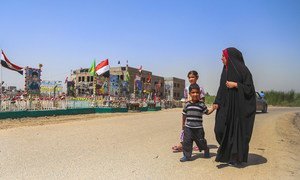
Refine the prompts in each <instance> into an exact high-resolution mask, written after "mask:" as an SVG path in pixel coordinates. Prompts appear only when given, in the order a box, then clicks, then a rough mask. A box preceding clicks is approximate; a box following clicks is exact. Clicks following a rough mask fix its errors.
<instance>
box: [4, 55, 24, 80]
mask: <svg viewBox="0 0 300 180" xmlns="http://www.w3.org/2000/svg"><path fill="white" fill-rule="evenodd" d="M1 55H2V56H1V65H2V66H3V67H5V68H7V69H10V70H13V71H17V72H18V73H20V74H21V75H23V68H22V67H20V66H17V65H15V64H13V63H11V62H10V61H9V59H8V58H7V57H6V55H5V54H4V52H3V50H1Z"/></svg>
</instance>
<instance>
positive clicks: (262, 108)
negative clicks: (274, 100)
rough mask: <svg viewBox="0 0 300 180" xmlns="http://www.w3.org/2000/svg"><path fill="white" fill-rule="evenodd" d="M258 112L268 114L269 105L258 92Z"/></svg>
mask: <svg viewBox="0 0 300 180" xmlns="http://www.w3.org/2000/svg"><path fill="white" fill-rule="evenodd" d="M256 111H261V112H263V113H266V112H268V103H267V101H266V99H265V98H264V97H262V96H261V95H260V94H259V93H258V92H256Z"/></svg>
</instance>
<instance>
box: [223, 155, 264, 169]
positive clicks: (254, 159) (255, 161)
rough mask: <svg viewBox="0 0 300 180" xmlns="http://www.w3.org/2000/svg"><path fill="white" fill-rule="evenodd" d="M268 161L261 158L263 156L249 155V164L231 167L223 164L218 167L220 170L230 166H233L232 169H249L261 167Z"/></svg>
mask: <svg viewBox="0 0 300 180" xmlns="http://www.w3.org/2000/svg"><path fill="white" fill-rule="evenodd" d="M267 162H268V160H267V159H266V158H265V157H263V156H261V155H258V154H251V153H250V154H249V155H248V162H247V163H242V164H238V165H230V164H227V163H225V164H224V163H223V164H219V165H217V168H218V169H222V168H225V167H228V166H231V167H235V168H245V167H248V166H253V165H259V164H264V163H267Z"/></svg>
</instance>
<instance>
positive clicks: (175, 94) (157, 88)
mask: <svg viewBox="0 0 300 180" xmlns="http://www.w3.org/2000/svg"><path fill="white" fill-rule="evenodd" d="M126 71H128V73H129V77H130V78H129V82H128V87H129V93H130V94H132V93H134V91H135V89H136V87H135V86H136V85H135V83H134V82H135V79H136V76H140V81H141V82H142V88H143V89H146V88H147V90H148V92H151V94H152V95H153V96H154V95H156V97H160V98H166V92H167V91H166V82H168V84H171V86H170V87H172V88H171V89H169V90H170V93H171V96H170V97H169V98H171V99H173V98H174V99H176V100H177V99H178V100H179V99H181V98H182V97H183V92H184V84H185V80H183V79H179V78H175V77H172V78H164V77H162V76H157V75H153V74H152V72H151V71H147V70H142V71H141V73H140V71H139V69H137V68H133V67H129V66H128V67H126V66H119V67H110V75H115V76H117V77H118V79H119V80H121V81H124V80H125V74H126ZM93 78H94V77H93V76H91V75H90V74H89V68H81V69H78V70H74V71H73V72H72V74H71V80H73V81H74V83H75V85H74V86H75V93H76V95H77V96H84V95H92V94H93ZM149 78H150V79H149ZM138 79H139V78H138ZM149 80H150V82H149ZM173 85H174V86H173Z"/></svg>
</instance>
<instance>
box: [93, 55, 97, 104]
mask: <svg viewBox="0 0 300 180" xmlns="http://www.w3.org/2000/svg"><path fill="white" fill-rule="evenodd" d="M93 72H94V73H93V95H94V106H95V105H96V60H94V71H93Z"/></svg>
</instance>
